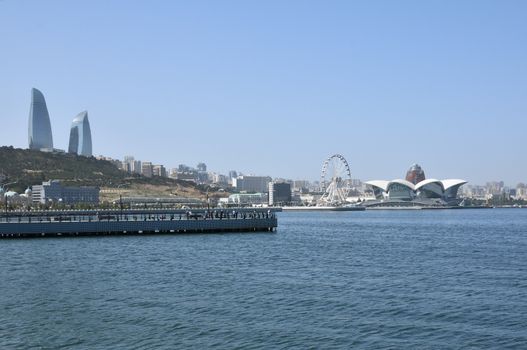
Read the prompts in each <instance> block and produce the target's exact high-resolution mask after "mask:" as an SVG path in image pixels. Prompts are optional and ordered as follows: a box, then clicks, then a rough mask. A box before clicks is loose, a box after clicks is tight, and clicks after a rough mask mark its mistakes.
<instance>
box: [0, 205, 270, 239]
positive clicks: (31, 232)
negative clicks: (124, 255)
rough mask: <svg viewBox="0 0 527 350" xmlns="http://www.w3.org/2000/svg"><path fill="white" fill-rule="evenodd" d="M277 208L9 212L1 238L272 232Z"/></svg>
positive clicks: (0, 222) (2, 220)
mask: <svg viewBox="0 0 527 350" xmlns="http://www.w3.org/2000/svg"><path fill="white" fill-rule="evenodd" d="M277 211H280V209H277V208H272V209H268V208H228V209H187V210H173V209H144V210H143V209H141V210H71V211H70V210H62V211H32V212H9V213H8V214H4V215H3V216H2V217H0V238H36V237H57V236H99V235H101V236H102V235H137V234H143V235H146V234H176V233H206V232H211V233H212V232H258V231H264V232H272V231H274V230H275V229H276V227H277V226H278V221H277V218H276V215H275V213H276V212H277Z"/></svg>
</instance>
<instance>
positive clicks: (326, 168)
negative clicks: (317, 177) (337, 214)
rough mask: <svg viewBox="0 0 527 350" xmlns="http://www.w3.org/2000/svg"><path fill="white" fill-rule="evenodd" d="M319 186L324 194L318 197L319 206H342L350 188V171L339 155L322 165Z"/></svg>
mask: <svg viewBox="0 0 527 350" xmlns="http://www.w3.org/2000/svg"><path fill="white" fill-rule="evenodd" d="M321 186H322V190H323V191H324V194H323V195H322V197H320V199H319V201H318V203H319V205H342V204H344V203H345V202H346V197H347V196H348V192H349V189H350V186H351V170H350V167H349V165H348V162H347V161H346V158H344V157H343V156H342V155H340V154H334V155H332V156H331V157H329V158H328V159H326V160H325V161H324V164H323V165H322V175H321Z"/></svg>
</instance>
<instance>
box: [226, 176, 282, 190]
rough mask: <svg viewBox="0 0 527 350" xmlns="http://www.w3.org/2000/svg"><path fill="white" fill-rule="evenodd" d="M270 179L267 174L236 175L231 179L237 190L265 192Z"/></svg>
mask: <svg viewBox="0 0 527 350" xmlns="http://www.w3.org/2000/svg"><path fill="white" fill-rule="evenodd" d="M271 181H272V179H271V178H270V177H269V176H238V177H237V178H234V179H233V183H232V186H233V187H236V189H237V190H238V191H246V192H267V190H268V184H269V182H271Z"/></svg>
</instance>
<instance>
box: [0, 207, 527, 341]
mask: <svg viewBox="0 0 527 350" xmlns="http://www.w3.org/2000/svg"><path fill="white" fill-rule="evenodd" d="M279 220H280V227H279V230H278V232H277V233H276V234H216V235H211V234H206V235H181V236H152V237H103V238H73V239H43V240H20V241H1V242H0V256H1V257H2V269H0V281H1V286H2V298H0V348H2V349H3V348H5V349H60V348H64V349H108V348H126V349H145V348H156V349H174V348H192V349H195V348H219V349H306V348H307V349H318V348H324V349H349V348H362V349H397V348H401V349H407V348H433V349H443V348H444V349H471V348H472V349H485V348H489V349H490V348H499V349H521V348H527V333H526V332H525V329H527V304H526V303H525V300H526V297H527V278H526V277H525V276H527V231H526V230H525V227H527V211H523V210H493V211H423V212H420V211H411V212H360V213H357V212H352V213H324V214H314V213H309V214H306V213H294V214H293V213H283V214H281V215H280V219H279Z"/></svg>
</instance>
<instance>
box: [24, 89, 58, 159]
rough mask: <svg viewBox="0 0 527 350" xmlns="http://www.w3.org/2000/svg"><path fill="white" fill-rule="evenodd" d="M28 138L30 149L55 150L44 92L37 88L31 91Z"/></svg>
mask: <svg viewBox="0 0 527 350" xmlns="http://www.w3.org/2000/svg"><path fill="white" fill-rule="evenodd" d="M28 136H29V149H33V150H42V149H47V150H52V149H53V135H52V134H51V123H50V121H49V113H48V108H47V106H46V100H45V99H44V95H43V94H42V92H40V91H39V90H37V89H35V88H33V89H31V105H30V108H29V128H28Z"/></svg>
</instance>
